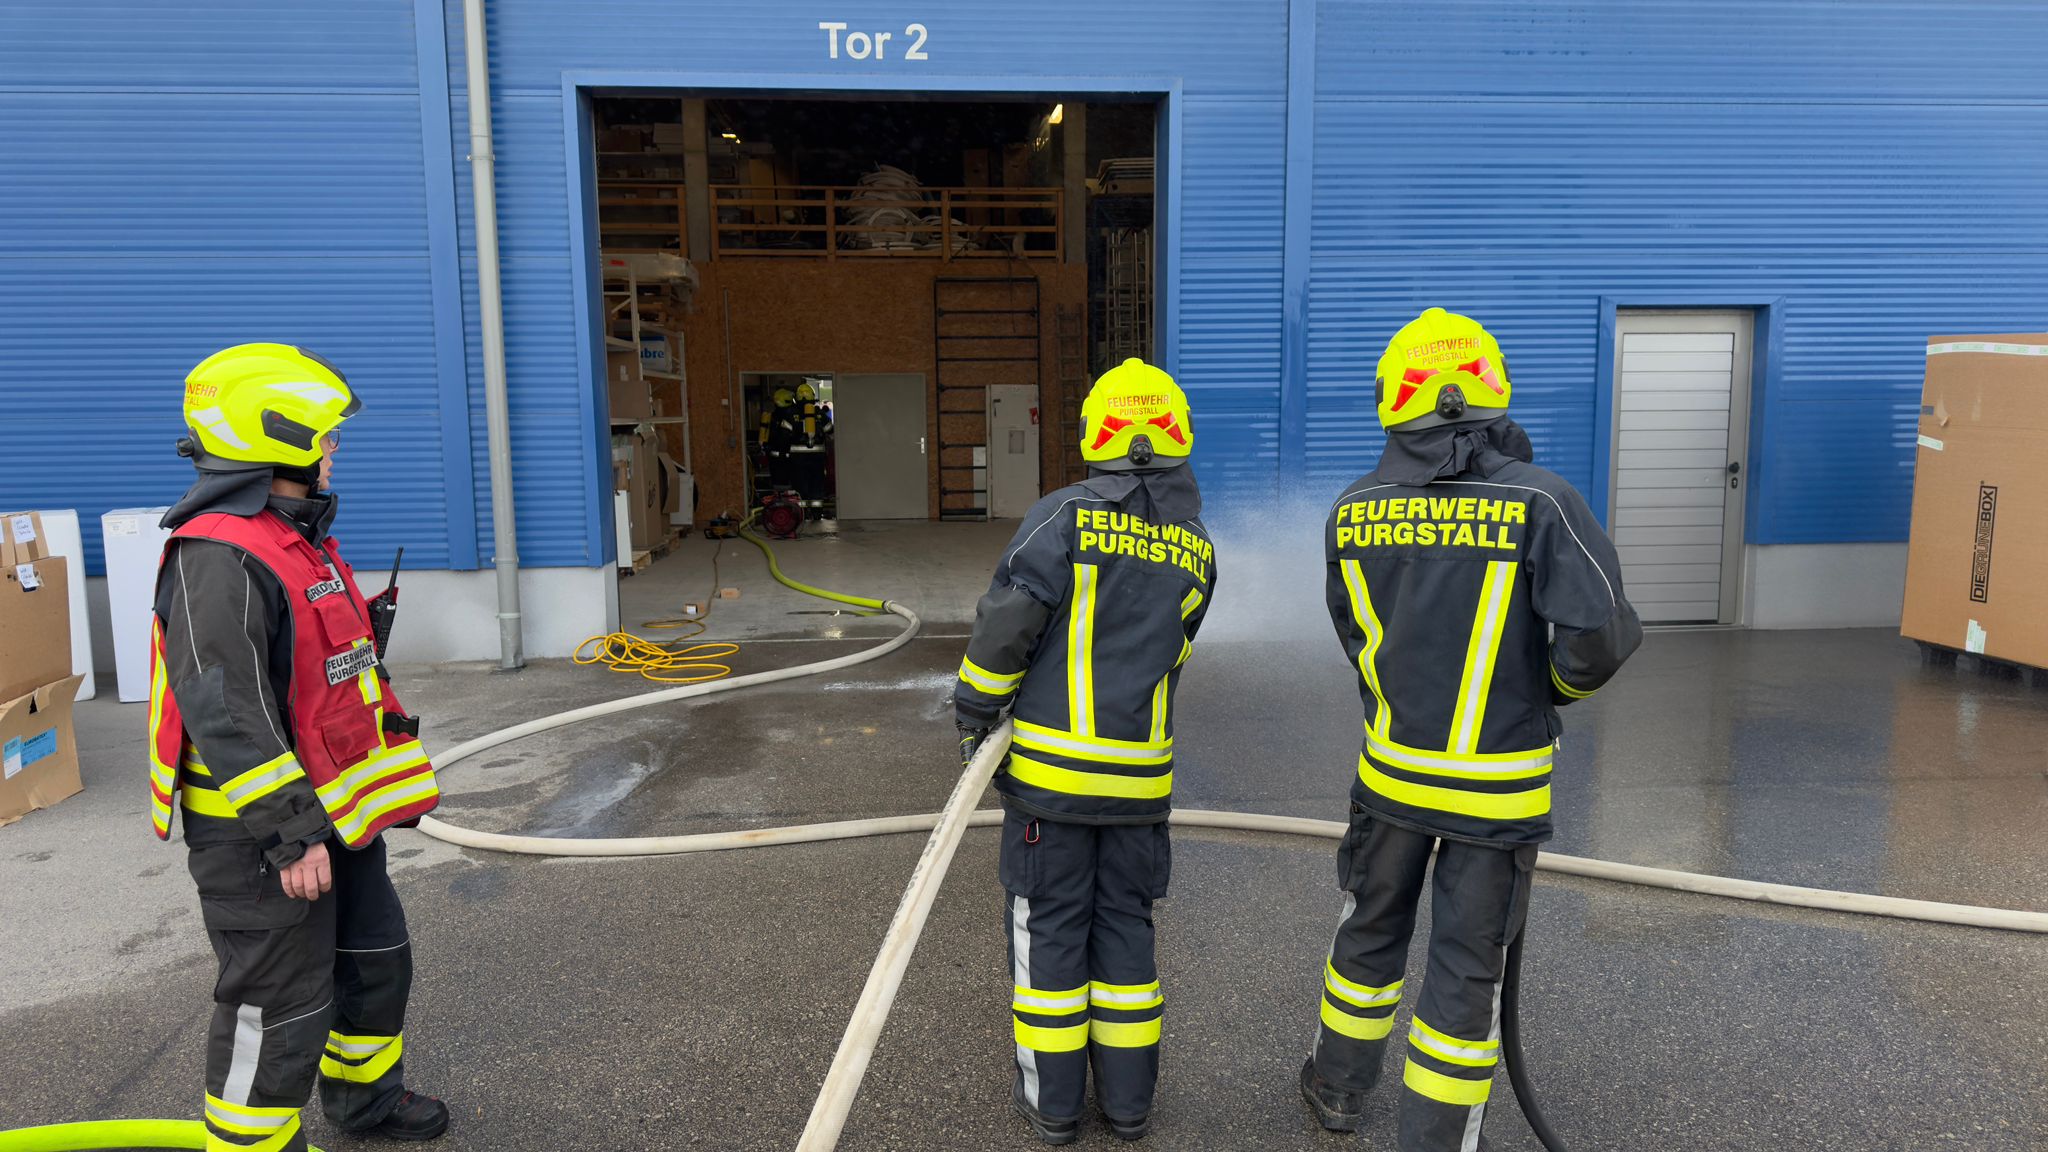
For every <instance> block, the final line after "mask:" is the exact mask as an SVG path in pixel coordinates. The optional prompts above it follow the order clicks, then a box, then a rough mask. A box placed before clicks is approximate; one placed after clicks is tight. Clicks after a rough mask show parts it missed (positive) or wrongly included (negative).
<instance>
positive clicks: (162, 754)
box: [149, 344, 448, 1152]
mask: <svg viewBox="0 0 2048 1152" xmlns="http://www.w3.org/2000/svg"><path fill="white" fill-rule="evenodd" d="M360 407H361V402H360V401H358V400H357V399H356V396H355V393H354V391H353V390H352V389H351V388H350V387H349V384H348V381H347V380H346V379H344V378H343V377H342V374H341V373H340V372H339V371H338V370H336V369H335V368H334V366H333V365H331V364H329V363H327V362H326V361H324V360H322V359H320V358H319V357H318V356H315V355H313V354H312V353H310V352H307V351H305V350H304V349H301V348H294V347H291V346H290V345H286V344H243V345H239V346H237V347H234V348H229V349H227V350H225V351H222V352H219V353H216V354H215V355H213V356H210V357H208V358H207V359H206V360H205V361H204V362H202V363H201V364H200V365H199V366H198V367H197V368H194V369H193V370H192V373H191V375H189V376H187V377H186V378H185V423H186V425H187V427H188V428H189V429H190V433H191V434H190V436H189V437H188V438H187V439H184V440H181V441H180V442H179V444H178V450H179V453H180V454H181V455H185V456H189V457H191V459H192V462H193V463H194V465H196V466H197V468H198V470H199V478H198V481H197V482H196V483H194V484H193V485H192V488H191V490H190V491H188V492H186V493H185V496H184V497H183V499H181V500H179V502H178V504H177V506H176V507H174V508H172V509H171V510H170V512H169V513H168V514H167V515H166V516H165V517H164V521H163V524H164V527H166V528H169V529H173V530H174V531H173V534H172V537H171V540H170V543H169V544H168V545H167V546H166V547H165V549H164V555H163V561H162V564H161V567H160V568H159V569H158V573H157V593H156V620H155V645H154V651H153V654H152V656H153V658H152V661H151V664H152V669H151V687H150V698H149V723H150V792H151V799H152V801H153V803H152V815H153V818H154V821H155V824H156V834H157V835H158V836H159V837H160V838H162V839H166V840H168V839H169V838H170V835H171V824H172V819H173V816H174V814H175V813H176V811H177V810H178V809H183V812H184V821H185V843H186V846H187V847H188V848H189V849H190V859H189V867H190V869H191V872H192V879H193V881H194V883H196V884H197V885H198V888H199V906H200V911H201V913H202V915H203V918H204V920H205V924H206V932H207V936H208V938H209V939H210V940H211V941H212V943H213V950H214V954H215V956H216V957H218V959H219V961H220V978H219V980H218V981H217V982H216V984H215V985H214V1011H213V1026H212V1030H211V1032H210V1033H209V1035H208V1041H207V1051H206V1128H207V1142H206V1146H207V1148H208V1149H209V1150H211V1152H223V1150H228V1149H256V1150H261V1152H300V1150H302V1149H304V1148H305V1147H306V1138H305V1136H304V1134H303V1133H302V1132H301V1131H300V1121H299V1109H300V1107H302V1106H303V1105H304V1104H305V1103H306V1101H307V1099H308V1098H309V1097H310V1096H311V1094H312V1091H313V1083H314V1081H315V1080H316V1079H317V1080H318V1081H319V1083H320V1097H321V1103H322V1105H323V1107H324V1108H325V1110H326V1113H327V1118H328V1119H329V1120H330V1121H331V1122H333V1123H334V1124H335V1125H336V1126H337V1127H339V1128H341V1129H343V1130H345V1131H349V1132H352V1133H359V1134H363V1135H377V1136H384V1137H389V1138H394V1139H399V1140H431V1139H434V1138H435V1137H437V1136H439V1135H441V1133H442V1132H444V1131H446V1130H447V1127H448V1109H447V1106H446V1105H444V1104H442V1103H441V1101H439V1100H436V1099H434V1098H433V1097H430V1096H424V1095H420V1094H417V1093H414V1092H410V1091H408V1090H407V1089H406V1087H405V1083H404V1068H405V1062H404V1052H405V1036H404V1023H405V1005H406V999H407V996H408V994H409V992H410V990H411V986H412V951H411V944H410V942H409V937H408V936H407V934H406V926H405V910H404V909H403V908H402V907H401V906H400V905H399V902H398V894H397V892H396V891H394V890H393V889H392V886H391V879H390V877H389V876H388V875H386V873H385V861H384V840H383V837H382V835H381V833H382V832H383V831H384V829H386V828H389V827H391V826H392V825H394V824H402V823H407V822H410V821H416V820H417V819H418V817H420V816H421V815H422V814H424V813H426V812H428V811H429V810H431V809H432V808H433V807H434V805H435V804H436V803H437V801H438V799H439V796H440V792H439V789H438V788H437V786H436V784H435V781H434V770H433V767H432V765H430V764H429V763H428V762H427V754H426V752H425V751H424V750H423V749H422V748H421V747H420V743H419V738H418V737H419V721H417V720H415V719H413V718H412V717H411V716H409V715H407V713H406V711H405V709H404V708H403V707H402V706H400V704H399V702H398V697H397V695H396V694H395V693H393V692H392V690H391V684H390V682H389V681H388V679H387V678H386V676H385V672H384V668H383V666H382V664H381V663H380V662H379V659H378V656H379V653H378V652H377V651H376V648H375V645H374V643H373V641H372V638H371V629H370V625H369V620H370V613H369V610H368V607H367V605H366V603H365V601H364V600H363V595H362V593H361V592H360V591H358V590H357V588H356V582H355V575H354V573H353V572H352V571H351V570H350V569H349V566H348V565H347V564H346V563H344V562H343V561H342V559H341V555H340V553H339V552H338V551H337V549H336V547H335V543H334V541H333V540H332V539H331V538H329V537H328V535H327V529H328V525H329V524H331V523H332V522H333V520H334V512H335V498H334V496H333V495H332V494H330V493H328V492H327V491H326V487H327V481H328V475H329V471H330V469H331V467H332V465H333V459H334V452H335V449H336V447H337V446H338V445H339V443H340V433H339V432H338V429H339V428H340V426H341V423H342V421H343V420H346V419H347V418H348V417H350V416H352V415H354V414H355V412H356V410H357V409H358V408H360Z"/></svg>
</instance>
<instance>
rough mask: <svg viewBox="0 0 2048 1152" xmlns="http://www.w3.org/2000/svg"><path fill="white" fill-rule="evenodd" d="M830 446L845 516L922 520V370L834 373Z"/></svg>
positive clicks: (927, 505) (925, 510)
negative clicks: (846, 374)
mask: <svg viewBox="0 0 2048 1152" xmlns="http://www.w3.org/2000/svg"><path fill="white" fill-rule="evenodd" d="M832 451H833V471H834V475H835V481H836V485H837V488H836V494H837V498H838V504H839V517H840V519H842V520H923V519H925V518H926V517H927V516H929V515H930V514H931V501H930V496H929V492H930V488H931V482H930V479H929V475H928V473H927V471H926V468H925V382H924V377H923V376H922V375H920V374H913V373H888V374H883V373H876V374H873V375H862V376H838V375H835V376H834V377H833V378H832Z"/></svg>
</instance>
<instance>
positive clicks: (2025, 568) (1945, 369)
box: [1899, 333, 2048, 668]
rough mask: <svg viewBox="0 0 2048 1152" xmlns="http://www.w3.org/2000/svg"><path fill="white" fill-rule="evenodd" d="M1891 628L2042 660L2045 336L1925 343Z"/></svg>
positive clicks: (2045, 621)
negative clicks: (1906, 533) (1906, 531)
mask: <svg viewBox="0 0 2048 1152" xmlns="http://www.w3.org/2000/svg"><path fill="white" fill-rule="evenodd" d="M1919 432H1920V435H1919V442H1918V447H1917V448H1916V449H1915V455H1914V473H1913V528H1912V539H1911V543H1910V544H1909V545H1908V548H1907V554H1906V603H1905V610H1904V612H1903V613H1902V615H1901V619H1900V624H1899V631H1900V632H1901V633H1903V634H1904V635H1906V636H1909V637H1911V638H1912V639H1915V640H1924V641H1927V642H1928V643H1930V644H1939V645H1942V646H1944V647H1948V648H1954V649H1958V650H1960V651H1965V652H1975V653H1978V654H1980V655H1984V656H1989V657H1992V658H1993V659H1998V660H2009V661H2012V662H2014V663H2017V664H2030V665H2033V666H2034V667H2037V668H2048V533H2043V532H2042V531H2041V525H2043V524H2048V485H2043V484H2042V483H2041V482H2040V464H2041V461H2043V460H2048V334H2038V333H2037V334H2032V335H2019V336H1936V337H1932V338H1931V339H1929V341H1928V344H1927V383H1926V386H1925V387H1924V388H1923V390H1922V391H1921V395H1920V427H1919Z"/></svg>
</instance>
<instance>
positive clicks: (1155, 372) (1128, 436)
mask: <svg viewBox="0 0 2048 1152" xmlns="http://www.w3.org/2000/svg"><path fill="white" fill-rule="evenodd" d="M1194 446H1195V429H1194V425H1193V423H1192V418H1191V416H1190V413H1189V412H1188V398H1187V394H1186V393H1184V392H1182V391H1181V390H1180V385H1178V384H1176V383H1174V382H1173V377H1171V376H1169V375H1167V374H1166V373H1165V372H1163V371H1161V370H1160V369H1158V368H1155V367H1153V366H1152V365H1150V364H1147V363H1145V362H1144V361H1143V360H1139V359H1137V358H1136V357H1132V358H1131V359H1129V360H1126V361H1124V362H1123V363H1121V364H1119V365H1117V366H1116V367H1114V368H1111V369H1110V370H1109V371H1107V372H1104V373H1103V374H1102V376H1101V378H1099V379H1098V380H1096V381H1095V387H1094V388H1092V389H1090V390H1089V392H1088V399H1087V400H1085V401H1083V402H1082V404H1081V458H1082V459H1083V460H1086V461H1087V462H1088V463H1089V464H1091V465H1093V466H1094V467H1097V468H1101V469H1103V470H1105V471H1110V472H1131V471H1137V470H1140V469H1162V468H1177V467H1179V466H1180V465H1182V464H1185V463H1187V460H1188V453H1189V452H1190V451H1191V450H1192V449H1193V448H1194Z"/></svg>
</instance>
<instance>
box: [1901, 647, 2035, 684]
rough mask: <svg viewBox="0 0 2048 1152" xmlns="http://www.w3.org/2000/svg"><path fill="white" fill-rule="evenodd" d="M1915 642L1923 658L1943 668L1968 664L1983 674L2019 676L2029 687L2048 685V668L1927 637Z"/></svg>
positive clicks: (1923, 661) (2007, 676)
mask: <svg viewBox="0 0 2048 1152" xmlns="http://www.w3.org/2000/svg"><path fill="white" fill-rule="evenodd" d="M1913 643H1915V644H1917V645H1919V646H1920V662H1921V663H1923V664H1928V665H1932V666H1935V667H1943V668H1968V669H1970V670H1971V671H1973V672H1975V673H1977V674H1978V675H1979V676H1990V677H1994V678H1996V679H2000V680H2018V681H2019V682H2020V683H2022V684H2025V685H2026V686H2027V687H2029V688H2048V668H2036V667H2034V666H2032V665H2031V664H2015V663H2013V662H2012V661H2010V660H1999V659H1997V658H1995V657H1991V656H1985V655H1982V654H1980V653H1976V652H1965V651H1963V650H1961V649H1959V648H1950V647H1948V646H1947V645H1944V644H1930V643H1928V642H1927V641H1925V640H1915V641H1913Z"/></svg>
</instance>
